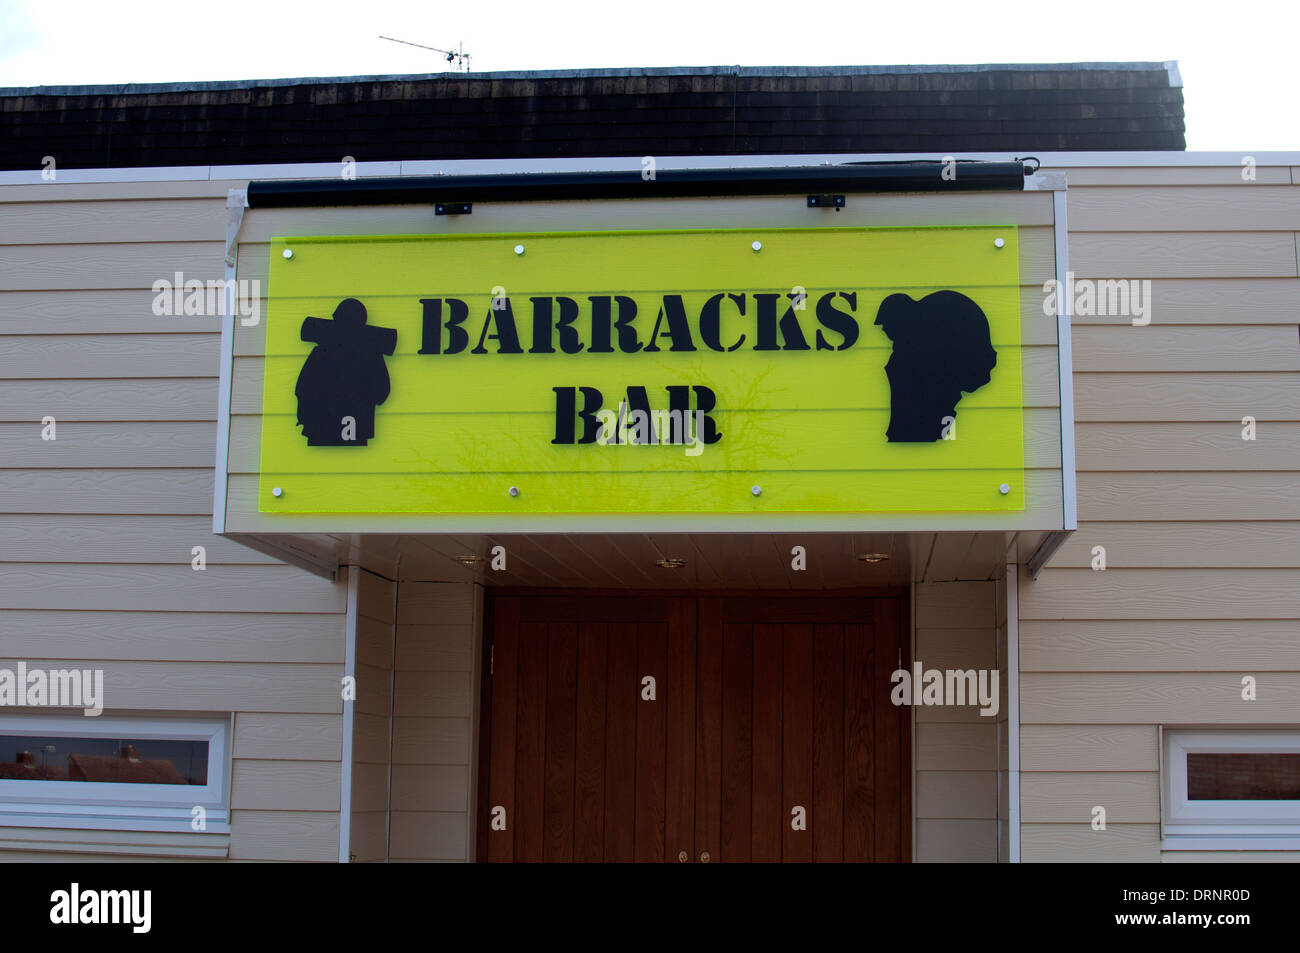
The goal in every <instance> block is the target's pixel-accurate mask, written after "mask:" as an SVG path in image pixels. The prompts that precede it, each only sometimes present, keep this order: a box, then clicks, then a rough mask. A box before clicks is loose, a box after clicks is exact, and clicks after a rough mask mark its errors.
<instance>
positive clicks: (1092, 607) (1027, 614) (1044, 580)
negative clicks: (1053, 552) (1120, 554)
mask: <svg viewBox="0 0 1300 953" xmlns="http://www.w3.org/2000/svg"><path fill="white" fill-rule="evenodd" d="M1297 591H1300V569H1214V570H1208V569H1107V570H1106V571H1105V572H1094V571H1093V570H1091V569H1058V568H1055V567H1053V568H1049V569H1045V570H1044V571H1043V574H1042V575H1041V576H1039V577H1038V579H1037V580H1036V581H1035V582H1033V583H1031V584H1029V585H1027V586H1025V587H1023V588H1022V589H1021V591H1020V617H1021V618H1022V619H1062V618H1066V619H1068V618H1082V619H1089V618H1091V619H1297V618H1300V598H1297V595H1296V593H1297Z"/></svg>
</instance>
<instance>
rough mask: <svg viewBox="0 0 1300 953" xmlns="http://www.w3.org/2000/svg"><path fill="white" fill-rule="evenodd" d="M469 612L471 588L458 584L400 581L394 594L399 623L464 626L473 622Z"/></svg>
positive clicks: (472, 601)
mask: <svg viewBox="0 0 1300 953" xmlns="http://www.w3.org/2000/svg"><path fill="white" fill-rule="evenodd" d="M473 613H474V595H473V587H472V586H468V585H463V584H460V583H440V582H408V583H403V584H402V587H401V592H399V593H398V596H397V622H398V625H399V626H406V625H411V624H415V625H433V624H443V625H449V624H461V625H468V624H470V623H471V622H473V619H474V615H473ZM399 639H400V636H399Z"/></svg>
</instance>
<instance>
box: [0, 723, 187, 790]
mask: <svg viewBox="0 0 1300 953" xmlns="http://www.w3.org/2000/svg"><path fill="white" fill-rule="evenodd" d="M10 758H12V760H9V759H10ZM0 779H6V780H15V781H22V780H27V781H90V782H111V783H116V784H123V783H126V784H207V783H208V742H206V741H183V740H180V741H178V740H158V739H148V738H117V739H114V738H70V737H66V736H62V735H49V736H41V735H0Z"/></svg>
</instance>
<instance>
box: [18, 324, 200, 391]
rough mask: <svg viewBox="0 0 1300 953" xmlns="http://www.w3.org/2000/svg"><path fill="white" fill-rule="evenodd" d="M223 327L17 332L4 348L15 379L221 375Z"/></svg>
mask: <svg viewBox="0 0 1300 953" xmlns="http://www.w3.org/2000/svg"><path fill="white" fill-rule="evenodd" d="M218 330H219V329H218V328H216V327H215V326H214V328H213V330H212V332H211V333H208V332H204V333H188V334H65V335H53V334H46V335H36V334H25V335H24V334H14V335H9V336H6V337H5V339H4V348H3V349H2V350H0V377H2V378H6V379H11V380H25V379H29V378H37V377H40V378H58V377H67V376H68V375H69V374H70V373H76V374H77V375H78V377H79V378H108V377H119V378H123V377H152V378H156V377H160V376H161V377H216V376H217V371H218V366H217V360H218V350H219V345H220V340H221V339H220V335H219V334H218V333H217V331H218Z"/></svg>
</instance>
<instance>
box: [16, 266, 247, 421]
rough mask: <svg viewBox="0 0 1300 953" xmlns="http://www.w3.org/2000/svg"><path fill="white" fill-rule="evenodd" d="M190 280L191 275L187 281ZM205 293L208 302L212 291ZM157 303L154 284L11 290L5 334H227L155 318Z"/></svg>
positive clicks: (197, 318)
mask: <svg viewBox="0 0 1300 953" xmlns="http://www.w3.org/2000/svg"><path fill="white" fill-rule="evenodd" d="M190 277H192V276H190V275H186V276H185V278H186V280H189V278H190ZM158 278H165V279H166V280H167V281H170V282H173V283H174V282H175V280H176V276H175V275H174V274H172V275H159V276H158ZM204 294H205V298H206V286H205V292H204ZM154 298H155V293H154V290H153V287H152V284H151V285H150V286H148V287H144V288H107V289H95V290H76V289H66V290H62V291H8V292H6V293H5V294H4V295H0V333H3V334H48V335H52V336H55V337H56V339H57V338H58V337H61V336H65V335H73V334H198V333H201V332H213V331H215V332H219V331H220V330H221V326H220V323H219V322H218V320H217V319H216V318H215V317H211V316H205V315H195V314H190V315H187V314H179V315H177V314H154V313H153V303H154ZM173 304H174V301H173ZM262 313H265V311H263V312H262ZM213 410H214V411H215V404H214V407H213Z"/></svg>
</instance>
